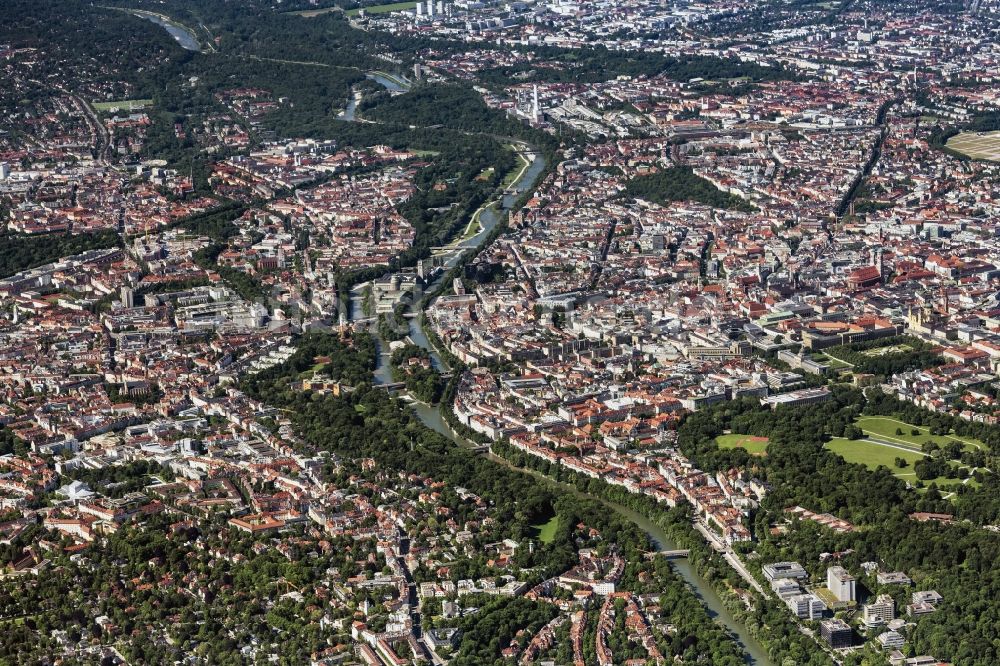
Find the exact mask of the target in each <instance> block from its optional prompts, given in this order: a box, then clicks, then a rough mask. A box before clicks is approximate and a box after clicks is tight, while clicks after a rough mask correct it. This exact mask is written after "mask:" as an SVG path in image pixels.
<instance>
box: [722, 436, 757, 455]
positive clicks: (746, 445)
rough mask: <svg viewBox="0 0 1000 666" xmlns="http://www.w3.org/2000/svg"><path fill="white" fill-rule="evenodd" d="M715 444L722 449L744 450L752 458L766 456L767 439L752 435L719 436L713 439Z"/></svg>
mask: <svg viewBox="0 0 1000 666" xmlns="http://www.w3.org/2000/svg"><path fill="white" fill-rule="evenodd" d="M715 441H716V443H717V444H718V445H719V446H720V447H722V448H724V449H736V448H740V449H746V450H747V453H749V454H750V455H752V456H766V455H767V441H768V440H767V437H754V436H753V435H736V434H733V435H719V436H718V437H716V438H715Z"/></svg>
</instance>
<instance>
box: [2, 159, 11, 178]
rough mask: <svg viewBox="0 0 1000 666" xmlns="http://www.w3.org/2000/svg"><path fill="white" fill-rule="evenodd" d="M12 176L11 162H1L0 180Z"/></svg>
mask: <svg viewBox="0 0 1000 666" xmlns="http://www.w3.org/2000/svg"><path fill="white" fill-rule="evenodd" d="M8 178H10V162H0V180H7V179H8Z"/></svg>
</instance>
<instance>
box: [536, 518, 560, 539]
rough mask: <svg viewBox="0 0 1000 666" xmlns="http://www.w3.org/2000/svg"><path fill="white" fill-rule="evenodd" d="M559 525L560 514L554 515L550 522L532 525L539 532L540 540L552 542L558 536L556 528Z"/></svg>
mask: <svg viewBox="0 0 1000 666" xmlns="http://www.w3.org/2000/svg"><path fill="white" fill-rule="evenodd" d="M558 527H559V516H558V515H556V516H552V518H550V519H549V520H548V522H544V523H539V524H538V525H532V528H534V530H535V532H536V533H537V536H538V540H539V541H541V542H542V543H551V542H552V540H553V539H555V538H556V529H557V528H558Z"/></svg>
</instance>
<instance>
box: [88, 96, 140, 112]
mask: <svg viewBox="0 0 1000 666" xmlns="http://www.w3.org/2000/svg"><path fill="white" fill-rule="evenodd" d="M152 104H153V100H151V99H121V100H118V101H115V102H94V103H93V104H91V106H93V107H94V110H95V111H114V110H118V111H134V110H136V109H144V108H146V107H147V106H152Z"/></svg>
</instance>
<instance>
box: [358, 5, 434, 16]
mask: <svg viewBox="0 0 1000 666" xmlns="http://www.w3.org/2000/svg"><path fill="white" fill-rule="evenodd" d="M416 6H417V3H416V2H393V3H392V4H388V5H375V6H373V7H358V8H356V9H351V10H348V11H347V15H348V16H357V15H358V14H359V13H360V12H361V10H362V9H364V10H365V13H366V14H388V13H389V12H405V11H407V10H409V9H413V8H414V7H416Z"/></svg>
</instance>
